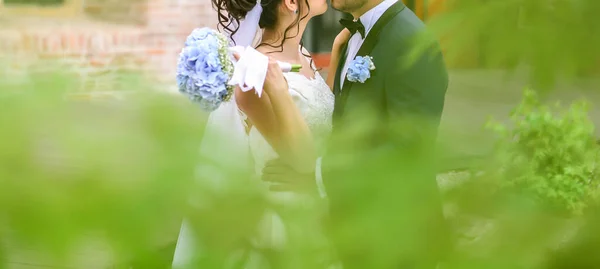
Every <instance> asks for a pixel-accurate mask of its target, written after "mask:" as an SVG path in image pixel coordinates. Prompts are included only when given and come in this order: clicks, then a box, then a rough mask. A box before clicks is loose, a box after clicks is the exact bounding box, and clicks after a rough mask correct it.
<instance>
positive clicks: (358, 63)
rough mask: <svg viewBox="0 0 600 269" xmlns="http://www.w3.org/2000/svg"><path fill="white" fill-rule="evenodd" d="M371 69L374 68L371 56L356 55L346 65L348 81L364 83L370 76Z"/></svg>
mask: <svg viewBox="0 0 600 269" xmlns="http://www.w3.org/2000/svg"><path fill="white" fill-rule="evenodd" d="M372 70H375V64H374V63H373V57H370V56H364V57H363V56H356V58H354V60H353V61H352V62H350V64H349V65H348V71H347V75H346V77H347V78H348V81H350V82H360V83H365V81H367V79H369V78H371V71H372Z"/></svg>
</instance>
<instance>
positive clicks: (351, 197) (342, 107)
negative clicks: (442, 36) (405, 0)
mask: <svg viewBox="0 0 600 269" xmlns="http://www.w3.org/2000/svg"><path fill="white" fill-rule="evenodd" d="M342 55H345V53H344V54H342ZM357 56H371V57H373V62H374V64H375V66H376V69H375V70H373V71H371V77H370V78H369V79H368V80H367V81H366V82H365V83H360V82H350V81H348V80H346V81H345V82H344V84H343V88H340V74H341V70H342V67H343V66H344V63H345V57H344V56H342V57H343V58H342V59H341V61H340V64H339V67H338V70H337V73H336V74H337V76H338V77H337V79H336V82H335V87H334V93H335V97H336V98H335V109H334V130H333V136H332V139H331V141H330V146H329V148H328V152H327V154H326V155H325V157H324V158H323V163H322V171H323V182H324V184H325V187H326V190H327V194H328V198H329V203H330V222H329V224H330V225H331V226H330V227H331V228H332V229H331V230H330V231H331V232H332V236H333V237H334V238H335V240H336V241H338V242H340V244H338V246H337V248H338V251H339V252H340V256H342V257H341V258H342V260H343V261H344V262H345V265H344V266H345V267H351V268H374V267H373V266H375V265H374V264H375V262H381V261H382V256H381V255H382V251H383V252H384V253H385V252H389V254H390V255H388V256H389V257H387V258H389V261H388V264H386V265H385V266H384V265H382V264H379V265H377V268H417V267H419V268H421V266H424V267H423V268H427V267H428V266H427V265H424V264H426V263H427V262H428V261H430V260H438V259H440V256H441V255H442V254H443V253H444V252H445V251H446V250H448V246H449V242H450V241H449V240H448V239H449V233H448V232H447V229H446V228H447V227H446V225H445V224H444V218H443V215H442V205H441V202H440V198H439V194H438V190H437V185H436V181H435V174H436V173H435V167H434V163H435V162H434V159H435V156H434V153H433V152H434V150H433V148H434V145H435V140H436V132H437V127H438V125H439V121H440V117H441V114H442V110H443V106H444V96H445V93H446V89H447V86H448V75H447V71H446V67H445V64H444V60H443V57H442V53H441V50H440V48H439V45H438V43H437V42H435V41H434V40H433V39H432V38H431V36H428V35H427V33H426V31H425V26H424V24H423V22H422V21H421V20H420V19H419V18H418V17H416V16H415V14H414V13H413V12H412V11H410V10H409V9H408V8H406V7H405V6H404V4H402V3H401V1H399V2H398V3H396V4H395V5H394V6H392V7H391V8H389V9H388V10H387V11H386V12H385V13H384V14H383V15H382V17H381V18H380V19H379V20H378V21H377V22H376V23H375V25H374V26H373V28H372V29H371V31H370V32H369V33H368V35H367V37H366V39H365V40H364V43H363V45H362V47H361V48H360V50H359V52H358V54H357ZM348 228H349V230H352V231H353V232H351V233H346V232H345V231H348ZM384 259H385V258H384ZM380 265H381V266H380ZM388 265H389V267H388Z"/></svg>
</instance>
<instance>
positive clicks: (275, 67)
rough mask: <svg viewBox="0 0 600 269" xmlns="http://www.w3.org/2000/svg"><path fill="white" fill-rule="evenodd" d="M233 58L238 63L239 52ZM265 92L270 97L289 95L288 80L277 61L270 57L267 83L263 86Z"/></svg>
mask: <svg viewBox="0 0 600 269" xmlns="http://www.w3.org/2000/svg"><path fill="white" fill-rule="evenodd" d="M233 57H234V58H235V60H236V61H238V60H239V59H240V55H239V54H238V53H237V52H234V53H233ZM263 89H264V91H265V92H266V93H267V94H268V95H269V96H271V95H273V96H275V95H277V94H280V93H284V94H286V95H288V84H287V80H286V79H285V77H284V76H283V72H282V71H281V67H280V66H279V64H278V63H277V61H276V60H275V59H273V58H271V57H269V65H268V66H267V76H266V77H265V83H264V84H263Z"/></svg>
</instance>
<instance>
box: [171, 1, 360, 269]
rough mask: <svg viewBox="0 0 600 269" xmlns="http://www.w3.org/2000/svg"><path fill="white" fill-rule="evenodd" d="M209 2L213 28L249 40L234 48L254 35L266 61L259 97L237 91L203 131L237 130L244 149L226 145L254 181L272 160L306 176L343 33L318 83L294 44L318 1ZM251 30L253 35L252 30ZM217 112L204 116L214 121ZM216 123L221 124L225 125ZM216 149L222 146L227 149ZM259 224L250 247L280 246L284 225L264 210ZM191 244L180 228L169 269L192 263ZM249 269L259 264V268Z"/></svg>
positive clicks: (325, 128) (325, 132)
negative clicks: (247, 161) (247, 160)
mask: <svg viewBox="0 0 600 269" xmlns="http://www.w3.org/2000/svg"><path fill="white" fill-rule="evenodd" d="M212 1H213V6H214V7H215V8H216V9H217V12H218V15H219V24H220V26H221V28H223V30H225V32H227V33H229V34H230V37H231V39H232V42H233V43H235V45H242V46H245V45H251V44H250V43H249V42H250V41H246V40H247V38H246V40H243V41H242V42H240V40H242V39H244V38H236V37H239V36H242V35H248V34H249V33H250V34H254V33H256V32H261V33H262V35H260V36H259V38H258V40H259V41H258V42H254V44H253V45H254V47H255V48H256V50H257V51H259V52H261V53H262V54H264V55H266V56H268V57H269V58H270V63H269V68H268V70H267V75H266V80H265V83H264V92H263V94H262V96H260V97H259V96H258V95H256V94H255V93H254V91H247V92H243V91H241V90H240V89H239V88H237V89H236V91H235V94H234V98H233V99H232V100H233V101H231V102H229V103H226V104H224V105H222V106H223V108H219V110H228V111H235V113H230V114H229V115H228V116H227V117H221V118H219V119H218V120H217V119H214V120H213V121H211V119H210V118H209V123H208V125H207V128H210V127H211V124H215V125H223V126H222V127H221V128H222V129H226V130H227V132H232V130H231V128H227V127H225V126H224V125H229V126H231V127H233V128H236V129H237V130H243V136H245V137H244V139H241V140H240V141H244V143H247V145H243V143H241V144H236V145H235V146H232V145H230V144H229V145H226V146H227V147H240V148H241V147H244V146H245V147H247V148H249V152H248V153H247V154H248V155H250V157H251V159H252V161H253V164H254V171H255V172H254V173H256V175H257V178H260V174H261V173H262V169H263V167H264V166H265V164H266V163H267V162H268V161H270V160H273V159H275V158H279V159H281V160H284V161H285V162H286V164H287V165H289V166H291V167H292V168H294V169H295V170H296V171H298V172H304V173H314V169H315V160H316V158H317V157H318V156H320V155H321V154H322V150H323V149H324V143H325V141H326V140H327V139H328V136H329V134H330V132H331V127H332V126H331V121H332V113H333V107H334V95H333V93H332V91H331V88H332V85H333V83H334V77H335V70H336V66H337V64H338V61H339V58H340V57H339V56H340V55H339V54H340V50H341V47H342V45H343V44H344V43H345V42H347V40H348V39H349V37H350V32H349V31H347V30H344V31H342V32H341V33H340V34H339V35H338V36H337V37H336V39H335V42H334V45H333V48H332V53H331V55H332V59H331V62H330V68H329V76H328V78H327V81H325V80H324V79H323V78H322V77H321V75H320V74H319V72H318V71H317V70H316V68H315V65H314V63H313V62H312V60H311V57H310V54H309V53H308V52H307V51H306V50H305V49H304V48H303V46H302V45H301V38H302V35H303V33H304V30H305V28H306V25H307V23H308V21H309V20H310V19H311V18H313V17H315V16H318V15H321V14H323V13H324V12H325V11H326V10H327V2H326V0H262V2H261V0H258V1H257V0H212ZM257 28H260V30H261V31H257V30H258V29H257ZM249 29H251V30H249ZM240 43H248V44H240ZM277 61H281V62H287V63H295V64H301V65H302V68H301V71H300V72H298V73H285V74H284V73H282V71H281V70H280V68H279V67H278V65H277ZM219 110H217V112H213V113H212V114H211V116H210V117H211V118H216V117H218V112H219ZM238 112H239V113H238ZM213 114H214V115H213ZM224 118H226V119H225V121H227V122H226V123H225V124H223V121H224V120H223V119H224ZM211 122H212V123H211ZM207 131H208V130H207ZM240 133H241V131H240ZM204 139H206V134H205V138H204ZM218 144H219V145H223V146H225V144H227V143H225V142H221V143H218ZM209 146H212V147H213V148H215V147H216V146H215V145H209ZM217 151H218V152H220V154H222V155H225V153H223V152H222V151H223V149H221V148H219V149H217ZM212 152H215V151H212ZM224 158H227V156H224ZM270 188H271V190H273V192H271V194H272V196H273V197H274V198H275V199H276V201H278V202H279V203H281V204H283V205H284V206H285V204H286V203H297V202H299V200H310V199H315V198H312V197H311V196H309V195H301V194H296V193H282V192H276V189H277V186H276V185H275V186H270ZM301 202H302V203H305V202H308V203H310V201H301ZM264 220H265V221H264V225H262V226H261V227H260V228H259V230H260V231H258V234H259V235H258V236H257V237H258V238H257V241H259V243H258V244H260V245H262V246H265V245H267V246H268V247H271V248H275V249H277V248H281V247H284V246H285V242H286V234H287V232H288V231H289V229H290V227H289V223H286V224H285V225H284V224H283V222H282V221H281V218H280V217H279V216H278V215H277V214H275V213H272V212H266V213H265V219H264ZM286 225H288V226H286ZM317 226H318V225H317ZM317 229H318V228H317ZM307 232H308V231H307ZM310 232H311V233H312V232H313V231H312V230H311V231H310ZM192 238H193V234H191V231H190V228H189V227H187V226H186V223H185V222H184V224H183V226H182V229H181V232H180V235H179V239H178V242H177V248H176V250H175V256H174V260H173V268H178V269H179V268H189V266H190V263H191V259H192V257H193V256H194V255H196V254H197V252H198V251H201V250H199V249H198V248H197V247H195V246H194V245H193V244H192V241H193V240H192ZM245 267H246V268H249V267H254V266H249V265H247V266H245ZM257 267H258V268H266V267H267V266H265V265H264V264H262V263H261V265H258V266H257Z"/></svg>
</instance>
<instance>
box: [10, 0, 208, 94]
mask: <svg viewBox="0 0 600 269" xmlns="http://www.w3.org/2000/svg"><path fill="white" fill-rule="evenodd" d="M0 3H1V2H0ZM82 3H83V4H82V6H83V8H82V9H81V11H80V12H79V13H80V14H77V15H76V16H72V17H67V18H63V17H61V16H55V17H52V16H50V17H45V18H42V17H40V16H35V15H31V16H22V15H19V16H17V15H14V16H6V17H5V18H3V19H2V20H0V29H1V30H0V60H2V61H3V64H2V65H1V67H0V72H2V73H3V74H4V75H9V76H10V77H12V78H19V77H26V76H27V74H28V71H31V70H36V71H40V70H41V71H44V69H48V70H49V69H53V68H57V67H60V68H61V69H62V70H68V71H69V72H72V73H74V74H77V75H79V76H81V77H82V78H84V82H83V83H82V86H83V87H82V88H81V90H84V91H103V90H110V87H111V80H114V79H115V78H116V76H118V74H119V71H121V70H125V71H129V70H141V71H145V72H147V73H148V74H150V75H151V76H152V77H153V78H157V79H158V80H159V81H160V82H164V83H172V82H173V77H174V71H175V65H176V59H177V55H178V53H179V51H180V50H181V46H182V44H183V40H185V37H186V36H187V35H188V34H189V33H190V32H191V31H192V29H193V28H195V27H203V26H210V27H214V26H215V25H216V23H215V22H216V15H215V13H214V11H213V10H212V7H211V3H210V1H209V0H133V1H129V0H85V2H82ZM9 12H10V10H9ZM46 13H50V14H51V12H46ZM9 15H10V13H9ZM42 60H57V61H56V62H53V63H52V64H40V63H47V61H42Z"/></svg>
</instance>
